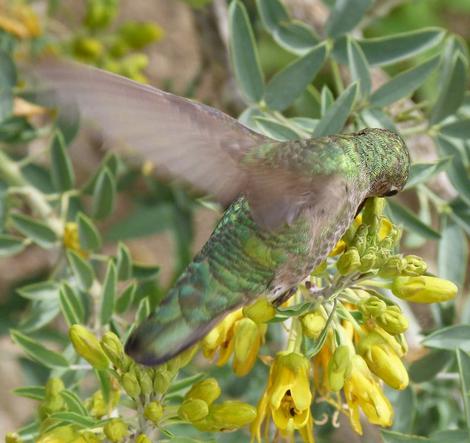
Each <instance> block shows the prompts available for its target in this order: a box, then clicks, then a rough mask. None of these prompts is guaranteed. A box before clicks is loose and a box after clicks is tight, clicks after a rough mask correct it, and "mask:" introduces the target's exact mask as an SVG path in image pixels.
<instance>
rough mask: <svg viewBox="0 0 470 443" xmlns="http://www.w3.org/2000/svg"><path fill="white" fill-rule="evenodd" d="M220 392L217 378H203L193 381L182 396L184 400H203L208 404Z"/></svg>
mask: <svg viewBox="0 0 470 443" xmlns="http://www.w3.org/2000/svg"><path fill="white" fill-rule="evenodd" d="M220 393H221V391H220V386H219V383H217V380H216V379H215V378H206V379H205V380H201V381H199V382H197V383H195V384H194V385H193V386H192V387H191V389H190V390H189V391H188V392H187V393H186V395H185V396H184V398H185V399H186V400H190V399H199V400H204V401H205V402H206V403H207V404H208V405H211V404H212V403H213V402H214V401H215V400H217V399H218V398H219V396H220Z"/></svg>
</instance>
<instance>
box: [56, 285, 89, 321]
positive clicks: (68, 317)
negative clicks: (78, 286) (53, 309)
mask: <svg viewBox="0 0 470 443" xmlns="http://www.w3.org/2000/svg"><path fill="white" fill-rule="evenodd" d="M59 300H60V309H61V311H62V315H63V316H64V318H65V321H66V322H67V325H68V326H72V325H76V324H80V323H83V317H84V308H83V306H82V305H81V302H80V299H79V298H78V296H77V294H76V293H75V291H74V290H73V289H72V288H71V287H70V286H69V285H67V284H64V285H63V286H62V288H60V293H59Z"/></svg>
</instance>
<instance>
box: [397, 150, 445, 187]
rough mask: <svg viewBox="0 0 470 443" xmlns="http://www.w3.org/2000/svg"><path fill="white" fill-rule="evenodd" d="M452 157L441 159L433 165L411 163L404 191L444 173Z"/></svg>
mask: <svg viewBox="0 0 470 443" xmlns="http://www.w3.org/2000/svg"><path fill="white" fill-rule="evenodd" d="M451 160H452V157H442V158H440V159H439V160H437V161H436V162H434V163H413V164H412V165H411V168H410V177H409V178H408V181H407V182H406V186H405V189H411V188H413V187H414V186H416V185H419V184H421V183H424V182H427V181H428V180H429V179H430V178H431V177H433V176H435V175H436V174H439V172H442V171H445V170H446V169H447V168H448V167H449V166H450V164H451Z"/></svg>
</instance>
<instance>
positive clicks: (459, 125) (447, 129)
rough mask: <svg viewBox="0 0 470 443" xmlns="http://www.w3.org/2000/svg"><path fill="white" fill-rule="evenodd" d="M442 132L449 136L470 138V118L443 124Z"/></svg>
mask: <svg viewBox="0 0 470 443" xmlns="http://www.w3.org/2000/svg"><path fill="white" fill-rule="evenodd" d="M439 131H440V132H441V134H444V135H447V136H449V137H455V138H461V139H464V140H469V139H470V119H468V120H459V121H456V122H454V123H449V124H448V125H445V126H441V128H440V129H439Z"/></svg>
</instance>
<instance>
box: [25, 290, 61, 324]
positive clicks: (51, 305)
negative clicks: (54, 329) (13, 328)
mask: <svg viewBox="0 0 470 443" xmlns="http://www.w3.org/2000/svg"><path fill="white" fill-rule="evenodd" d="M59 311H60V307H59V297H57V299H55V300H33V302H32V303H31V307H30V309H29V310H28V315H27V316H26V317H23V318H22V320H21V322H20V325H19V328H20V330H21V331H22V332H24V333H31V332H34V331H37V330H38V329H41V328H43V327H44V326H46V325H48V324H49V323H50V322H51V321H52V320H54V318H55V317H56V316H57V314H58V313H59Z"/></svg>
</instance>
